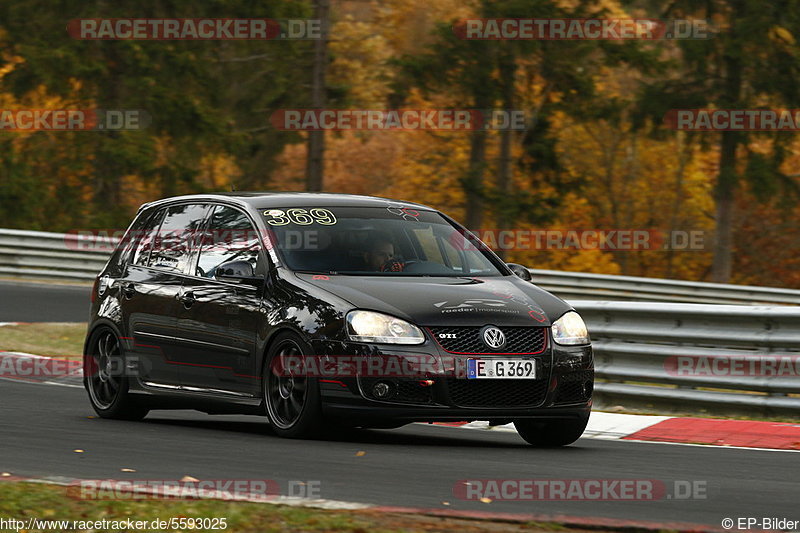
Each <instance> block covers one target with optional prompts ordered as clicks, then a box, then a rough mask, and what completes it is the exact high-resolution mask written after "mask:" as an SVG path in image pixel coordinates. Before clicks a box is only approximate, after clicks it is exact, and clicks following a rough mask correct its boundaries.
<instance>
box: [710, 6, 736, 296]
mask: <svg viewBox="0 0 800 533" xmlns="http://www.w3.org/2000/svg"><path fill="white" fill-rule="evenodd" d="M739 11H741V7H740V9H739ZM737 14H738V13H737ZM737 20H738V19H737ZM734 31H735V30H734ZM732 46H733V47H734V49H733V50H728V51H727V52H728V55H727V56H726V57H725V63H724V64H725V86H724V95H723V100H722V101H721V102H720V107H721V108H729V109H737V108H739V107H740V105H741V102H740V97H741V90H742V63H741V50H740V49H739V48H738V44H737V43H736V42H735V41H734V44H733V45H732ZM739 140H740V139H739V134H738V133H737V132H733V131H723V132H722V143H721V147H720V154H719V176H718V177H717V184H716V187H715V190H714V200H715V201H716V207H717V213H716V226H717V227H716V238H715V239H714V260H713V262H712V264H711V280H712V281H715V282H717V283H728V282H730V279H731V271H732V270H733V209H734V199H735V193H736V182H737V181H738V180H737V176H736V148H737V147H738V146H739Z"/></svg>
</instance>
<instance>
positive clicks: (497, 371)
mask: <svg viewBox="0 0 800 533" xmlns="http://www.w3.org/2000/svg"><path fill="white" fill-rule="evenodd" d="M467 379H536V361H535V360H533V359H467Z"/></svg>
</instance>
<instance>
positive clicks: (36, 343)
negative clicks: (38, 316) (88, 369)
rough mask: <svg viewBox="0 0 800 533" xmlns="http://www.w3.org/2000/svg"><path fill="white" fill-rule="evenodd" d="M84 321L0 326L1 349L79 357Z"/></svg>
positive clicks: (62, 356) (84, 331) (84, 332)
mask: <svg viewBox="0 0 800 533" xmlns="http://www.w3.org/2000/svg"><path fill="white" fill-rule="evenodd" d="M85 337H86V323H85V322H33V323H30V324H18V325H6V326H0V350H1V351H6V352H26V353H32V354H36V355H46V356H48V357H58V358H62V359H80V357H81V354H82V353H83V341H84V338H85Z"/></svg>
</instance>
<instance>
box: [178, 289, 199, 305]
mask: <svg viewBox="0 0 800 533" xmlns="http://www.w3.org/2000/svg"><path fill="white" fill-rule="evenodd" d="M178 299H179V300H180V301H181V303H182V304H183V306H184V307H185V308H186V309H189V308H190V307H191V306H193V305H194V303H195V302H196V301H197V298H195V297H194V293H193V292H192V291H189V292H185V293H183V294H181V295H180V297H179V298H178Z"/></svg>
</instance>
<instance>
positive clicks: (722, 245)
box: [711, 131, 739, 283]
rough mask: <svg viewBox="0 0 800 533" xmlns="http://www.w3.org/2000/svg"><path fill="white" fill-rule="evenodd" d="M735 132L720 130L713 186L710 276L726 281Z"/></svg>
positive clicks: (729, 263) (730, 265) (730, 257)
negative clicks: (714, 184) (716, 175)
mask: <svg viewBox="0 0 800 533" xmlns="http://www.w3.org/2000/svg"><path fill="white" fill-rule="evenodd" d="M738 145H739V138H738V135H737V133H736V132H733V131H725V132H722V149H721V150H720V154H719V176H718V177H717V185H716V188H715V190H714V200H715V202H716V205H717V213H716V226H717V227H716V235H715V237H716V238H715V239H714V261H713V263H712V265H711V280H712V281H714V282H717V283H728V282H729V281H730V279H731V271H732V269H733V208H734V206H733V203H734V197H735V191H736V181H737V179H736V148H737V146H738Z"/></svg>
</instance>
